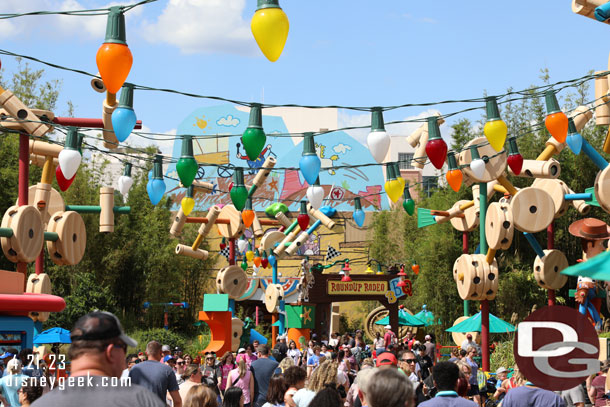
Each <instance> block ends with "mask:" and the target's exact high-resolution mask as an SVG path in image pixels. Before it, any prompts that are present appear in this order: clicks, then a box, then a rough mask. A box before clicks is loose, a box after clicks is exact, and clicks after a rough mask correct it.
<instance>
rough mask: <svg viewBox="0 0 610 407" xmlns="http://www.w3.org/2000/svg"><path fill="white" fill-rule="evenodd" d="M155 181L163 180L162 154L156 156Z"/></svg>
mask: <svg viewBox="0 0 610 407" xmlns="http://www.w3.org/2000/svg"><path fill="white" fill-rule="evenodd" d="M153 179H161V180H162V179H163V156H162V155H160V154H157V155H155V162H154V164H153Z"/></svg>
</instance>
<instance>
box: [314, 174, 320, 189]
mask: <svg viewBox="0 0 610 407" xmlns="http://www.w3.org/2000/svg"><path fill="white" fill-rule="evenodd" d="M313 186H316V187H319V186H320V176H318V178H316V182H314V183H313Z"/></svg>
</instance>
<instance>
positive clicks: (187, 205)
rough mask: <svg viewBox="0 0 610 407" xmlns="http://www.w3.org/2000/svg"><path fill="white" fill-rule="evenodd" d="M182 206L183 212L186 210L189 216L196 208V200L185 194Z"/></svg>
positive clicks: (185, 212)
mask: <svg viewBox="0 0 610 407" xmlns="http://www.w3.org/2000/svg"><path fill="white" fill-rule="evenodd" d="M180 206H182V212H184V214H185V215H186V216H189V215H190V213H191V212H193V209H194V208H195V200H194V199H193V198H189V197H188V196H185V197H184V198H182V201H180Z"/></svg>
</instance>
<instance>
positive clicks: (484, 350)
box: [481, 300, 489, 372]
mask: <svg viewBox="0 0 610 407" xmlns="http://www.w3.org/2000/svg"><path fill="white" fill-rule="evenodd" d="M481 357H482V359H483V371H485V372H489V301H488V300H484V301H481Z"/></svg>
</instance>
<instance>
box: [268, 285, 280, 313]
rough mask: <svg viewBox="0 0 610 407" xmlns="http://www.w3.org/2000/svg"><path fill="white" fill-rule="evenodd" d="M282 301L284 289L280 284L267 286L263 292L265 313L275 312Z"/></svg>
mask: <svg viewBox="0 0 610 407" xmlns="http://www.w3.org/2000/svg"><path fill="white" fill-rule="evenodd" d="M282 299H284V287H282V285H281V284H269V285H268V286H267V289H266V290H265V307H266V308H267V312H269V313H271V314H273V313H274V312H276V309H277V307H278V306H279V305H280V301H281V300H282Z"/></svg>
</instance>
